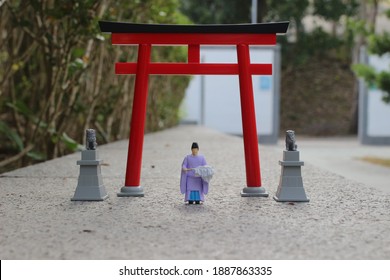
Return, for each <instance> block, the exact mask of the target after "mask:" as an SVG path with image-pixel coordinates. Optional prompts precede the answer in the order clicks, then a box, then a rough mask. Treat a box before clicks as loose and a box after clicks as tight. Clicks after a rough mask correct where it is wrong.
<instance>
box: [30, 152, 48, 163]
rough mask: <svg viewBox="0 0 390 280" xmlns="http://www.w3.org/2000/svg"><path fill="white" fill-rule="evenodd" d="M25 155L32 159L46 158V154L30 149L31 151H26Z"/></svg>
mask: <svg viewBox="0 0 390 280" xmlns="http://www.w3.org/2000/svg"><path fill="white" fill-rule="evenodd" d="M27 156H28V157H30V158H32V159H34V160H39V161H41V160H46V155H45V154H44V153H40V152H34V151H31V152H28V153H27Z"/></svg>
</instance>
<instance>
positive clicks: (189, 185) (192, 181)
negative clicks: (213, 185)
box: [180, 155, 209, 201]
mask: <svg viewBox="0 0 390 280" xmlns="http://www.w3.org/2000/svg"><path fill="white" fill-rule="evenodd" d="M204 165H207V163H206V159H205V158H204V156H202V155H197V156H193V155H188V156H186V157H185V158H184V160H183V164H182V170H181V178H180V191H181V193H182V194H185V197H184V201H188V199H189V197H190V193H191V191H199V195H200V200H201V201H204V195H205V194H207V193H208V191H209V183H207V182H206V181H204V180H203V179H202V178H201V177H196V176H195V171H194V170H189V171H183V168H195V167H198V166H204Z"/></svg>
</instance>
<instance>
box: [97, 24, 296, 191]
mask: <svg viewBox="0 0 390 280" xmlns="http://www.w3.org/2000/svg"><path fill="white" fill-rule="evenodd" d="M288 25H289V22H276V23H259V24H224V25H160V24H136V23H123V22H108V21H99V26H100V30H101V31H102V32H104V33H111V34H112V35H111V40H112V44H113V45H138V59H137V63H134V62H126V63H116V64H115V73H116V74H135V75H136V79H135V88H134V100H133V111H132V117H131V124H130V137H129V148H128V156H127V167H126V179H125V186H124V187H122V188H121V191H120V193H118V196H144V191H143V187H142V186H141V185H140V177H141V163H142V150H143V142H144V128H145V117H146V105H147V99H148V98H147V97H148V79H149V75H150V74H152V75H153V74H154V75H193V74H195V75H196V74H197V75H239V83H240V100H241V115H242V128H243V139H244V151H245V168H246V184H247V187H246V188H244V189H243V190H242V192H241V196H268V193H267V191H266V190H265V188H264V187H262V185H261V175H260V159H259V151H258V136H257V129H256V116H255V105H254V98H253V86H252V75H272V64H251V63H250V53H249V45H275V44H276V34H277V33H278V34H284V33H286V31H287V28H288ZM152 45H187V46H188V63H158V62H151V61H150V52H151V46H152ZM200 45H235V46H236V47H237V61H238V63H237V64H236V63H200Z"/></svg>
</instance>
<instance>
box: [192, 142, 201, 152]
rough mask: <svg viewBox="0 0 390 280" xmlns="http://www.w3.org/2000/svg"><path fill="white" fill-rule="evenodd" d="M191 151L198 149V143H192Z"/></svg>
mask: <svg viewBox="0 0 390 280" xmlns="http://www.w3.org/2000/svg"><path fill="white" fill-rule="evenodd" d="M192 149H199V145H198V143H196V142H194V143H192V145H191V150H192Z"/></svg>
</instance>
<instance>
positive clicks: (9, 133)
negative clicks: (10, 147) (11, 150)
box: [0, 121, 24, 151]
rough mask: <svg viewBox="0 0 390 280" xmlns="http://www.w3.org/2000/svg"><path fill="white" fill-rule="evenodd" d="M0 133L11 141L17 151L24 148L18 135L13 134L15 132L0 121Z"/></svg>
mask: <svg viewBox="0 0 390 280" xmlns="http://www.w3.org/2000/svg"><path fill="white" fill-rule="evenodd" d="M0 132H2V133H4V134H5V136H7V138H8V139H9V140H11V142H12V143H14V144H16V146H17V147H18V150H19V151H21V150H23V148H24V145H23V141H22V138H20V136H19V134H17V133H16V132H15V130H13V129H11V128H10V127H9V126H8V125H7V124H6V123H5V122H3V121H0Z"/></svg>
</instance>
